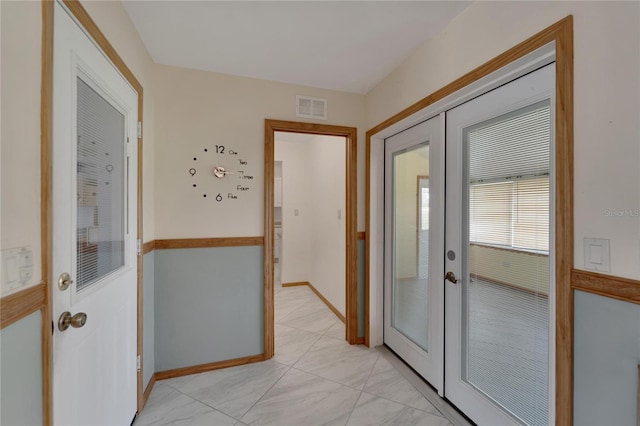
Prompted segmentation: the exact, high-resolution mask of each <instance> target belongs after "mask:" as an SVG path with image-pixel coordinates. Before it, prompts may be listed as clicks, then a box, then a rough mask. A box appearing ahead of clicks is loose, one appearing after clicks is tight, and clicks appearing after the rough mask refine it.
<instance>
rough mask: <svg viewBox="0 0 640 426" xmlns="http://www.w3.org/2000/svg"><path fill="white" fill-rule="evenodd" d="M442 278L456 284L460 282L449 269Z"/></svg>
mask: <svg viewBox="0 0 640 426" xmlns="http://www.w3.org/2000/svg"><path fill="white" fill-rule="evenodd" d="M444 279H445V280H449V281H450V282H452V283H454V284H458V283H459V282H460V280H459V279H457V278H456V274H454V273H453V272H451V271H449V272H447V275H445V276H444Z"/></svg>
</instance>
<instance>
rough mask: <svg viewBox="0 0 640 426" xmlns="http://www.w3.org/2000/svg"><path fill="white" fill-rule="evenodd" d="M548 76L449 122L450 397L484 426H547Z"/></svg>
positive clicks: (502, 91) (459, 112)
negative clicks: (512, 425) (516, 425)
mask: <svg viewBox="0 0 640 426" xmlns="http://www.w3.org/2000/svg"><path fill="white" fill-rule="evenodd" d="M554 73H555V65H554V64H551V65H548V66H546V67H544V68H541V69H539V70H537V71H534V72H533V73H530V74H528V75H526V76H524V77H521V78H519V79H517V80H515V81H513V82H511V83H509V84H507V85H504V86H502V87H500V88H498V89H495V90H493V91H491V92H489V93H486V94H484V95H482V96H480V97H478V98H476V99H474V100H472V101H470V102H467V103H465V104H463V105H461V106H459V107H457V108H454V109H453V110H451V111H449V112H448V113H447V152H446V167H447V175H446V181H447V184H446V185H447V194H446V212H447V214H446V215H447V219H446V250H447V258H446V260H445V265H446V267H445V269H446V271H447V275H449V273H451V274H452V275H451V276H450V278H451V280H448V281H447V282H446V322H445V324H446V325H445V330H446V332H445V336H446V337H445V348H446V349H445V357H446V359H447V363H446V366H445V368H446V372H445V381H446V389H445V395H446V397H447V398H448V399H449V400H451V401H452V402H453V403H454V404H455V405H457V406H458V407H459V408H460V409H461V410H462V411H463V412H464V413H465V414H467V415H468V416H469V417H470V418H471V419H472V420H473V421H474V422H476V423H477V424H479V425H510V424H530V425H547V424H553V423H554V420H553V412H552V409H551V408H550V407H552V404H551V403H550V402H552V401H553V399H554V398H553V388H554V366H553V359H554V356H553V354H554V347H553V341H554V329H555V326H554V320H553V319H554V308H553V307H554V301H553V294H554V290H553V289H554V281H553V273H552V271H554V267H553V263H554V261H553V243H552V242H553V241H554V237H553V235H554V231H553V220H552V218H553V216H552V214H551V212H553V211H554V206H553V199H554V194H553V187H554V185H553V182H554V169H553V165H554V161H553V152H554V149H553V135H554V129H553V119H552V117H554V112H553V105H554V98H553V97H554V85H555V74H554ZM550 242H551V243H550ZM456 277H457V278H456ZM456 280H457V282H456V283H454V281H456Z"/></svg>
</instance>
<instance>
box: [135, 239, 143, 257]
mask: <svg viewBox="0 0 640 426" xmlns="http://www.w3.org/2000/svg"><path fill="white" fill-rule="evenodd" d="M136 253H138V256H140V255H141V254H142V241H141V240H140V238H138V239H137V240H136Z"/></svg>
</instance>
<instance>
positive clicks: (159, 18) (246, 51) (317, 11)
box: [123, 0, 471, 93]
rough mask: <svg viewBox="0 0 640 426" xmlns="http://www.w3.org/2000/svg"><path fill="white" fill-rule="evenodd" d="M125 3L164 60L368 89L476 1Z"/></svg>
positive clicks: (350, 89)
mask: <svg viewBox="0 0 640 426" xmlns="http://www.w3.org/2000/svg"><path fill="white" fill-rule="evenodd" d="M123 3H124V7H125V9H126V11H127V13H128V14H129V16H130V17H131V20H132V21H133V23H134V25H135V27H136V28H137V30H138V32H139V34H140V36H141V38H142V40H143V42H144V44H145V45H146V47H147V49H148V50H149V52H150V53H151V56H152V57H153V60H154V61H155V62H157V63H159V64H164V65H173V66H178V67H185V68H193V69H199V70H208V71H214V72H219V73H224V74H233V75H239V76H244V77H253V78H259V79H264V80H273V81H279V82H284V83H291V84H301V85H305V86H312V87H320V88H325V89H334V90H340V91H345V92H354V93H367V92H368V91H369V90H371V89H372V88H373V87H374V86H375V85H376V84H377V83H379V82H380V81H381V80H382V79H383V78H384V77H385V76H386V75H387V74H389V73H390V72H391V71H392V70H393V69H394V68H396V67H397V66H398V65H399V64H400V63H402V61H403V60H404V59H406V58H407V57H408V56H409V55H410V54H411V53H412V52H413V51H414V50H415V49H416V48H417V47H418V46H419V45H420V44H421V43H422V42H424V41H425V40H427V39H429V38H430V37H433V36H434V35H435V34H437V33H438V32H440V31H441V30H442V29H443V28H444V27H445V26H446V25H447V23H448V22H449V21H451V20H452V19H453V18H454V17H455V16H457V15H458V14H459V13H460V12H461V11H462V10H463V9H464V8H466V7H467V6H468V5H469V4H470V3H471V2H468V1H406V2H405V1H185V0H173V1H139V0H125V1H124V2H123Z"/></svg>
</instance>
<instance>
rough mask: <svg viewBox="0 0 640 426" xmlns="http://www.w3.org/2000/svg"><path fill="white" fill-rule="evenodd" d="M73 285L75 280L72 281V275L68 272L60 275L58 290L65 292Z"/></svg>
mask: <svg viewBox="0 0 640 426" xmlns="http://www.w3.org/2000/svg"><path fill="white" fill-rule="evenodd" d="M71 284H73V280H72V279H71V275H69V273H68V272H63V273H62V274H60V277H59V278H58V288H59V289H60V290H62V291H65V290H66V289H68V288H69V286H70V285H71Z"/></svg>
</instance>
